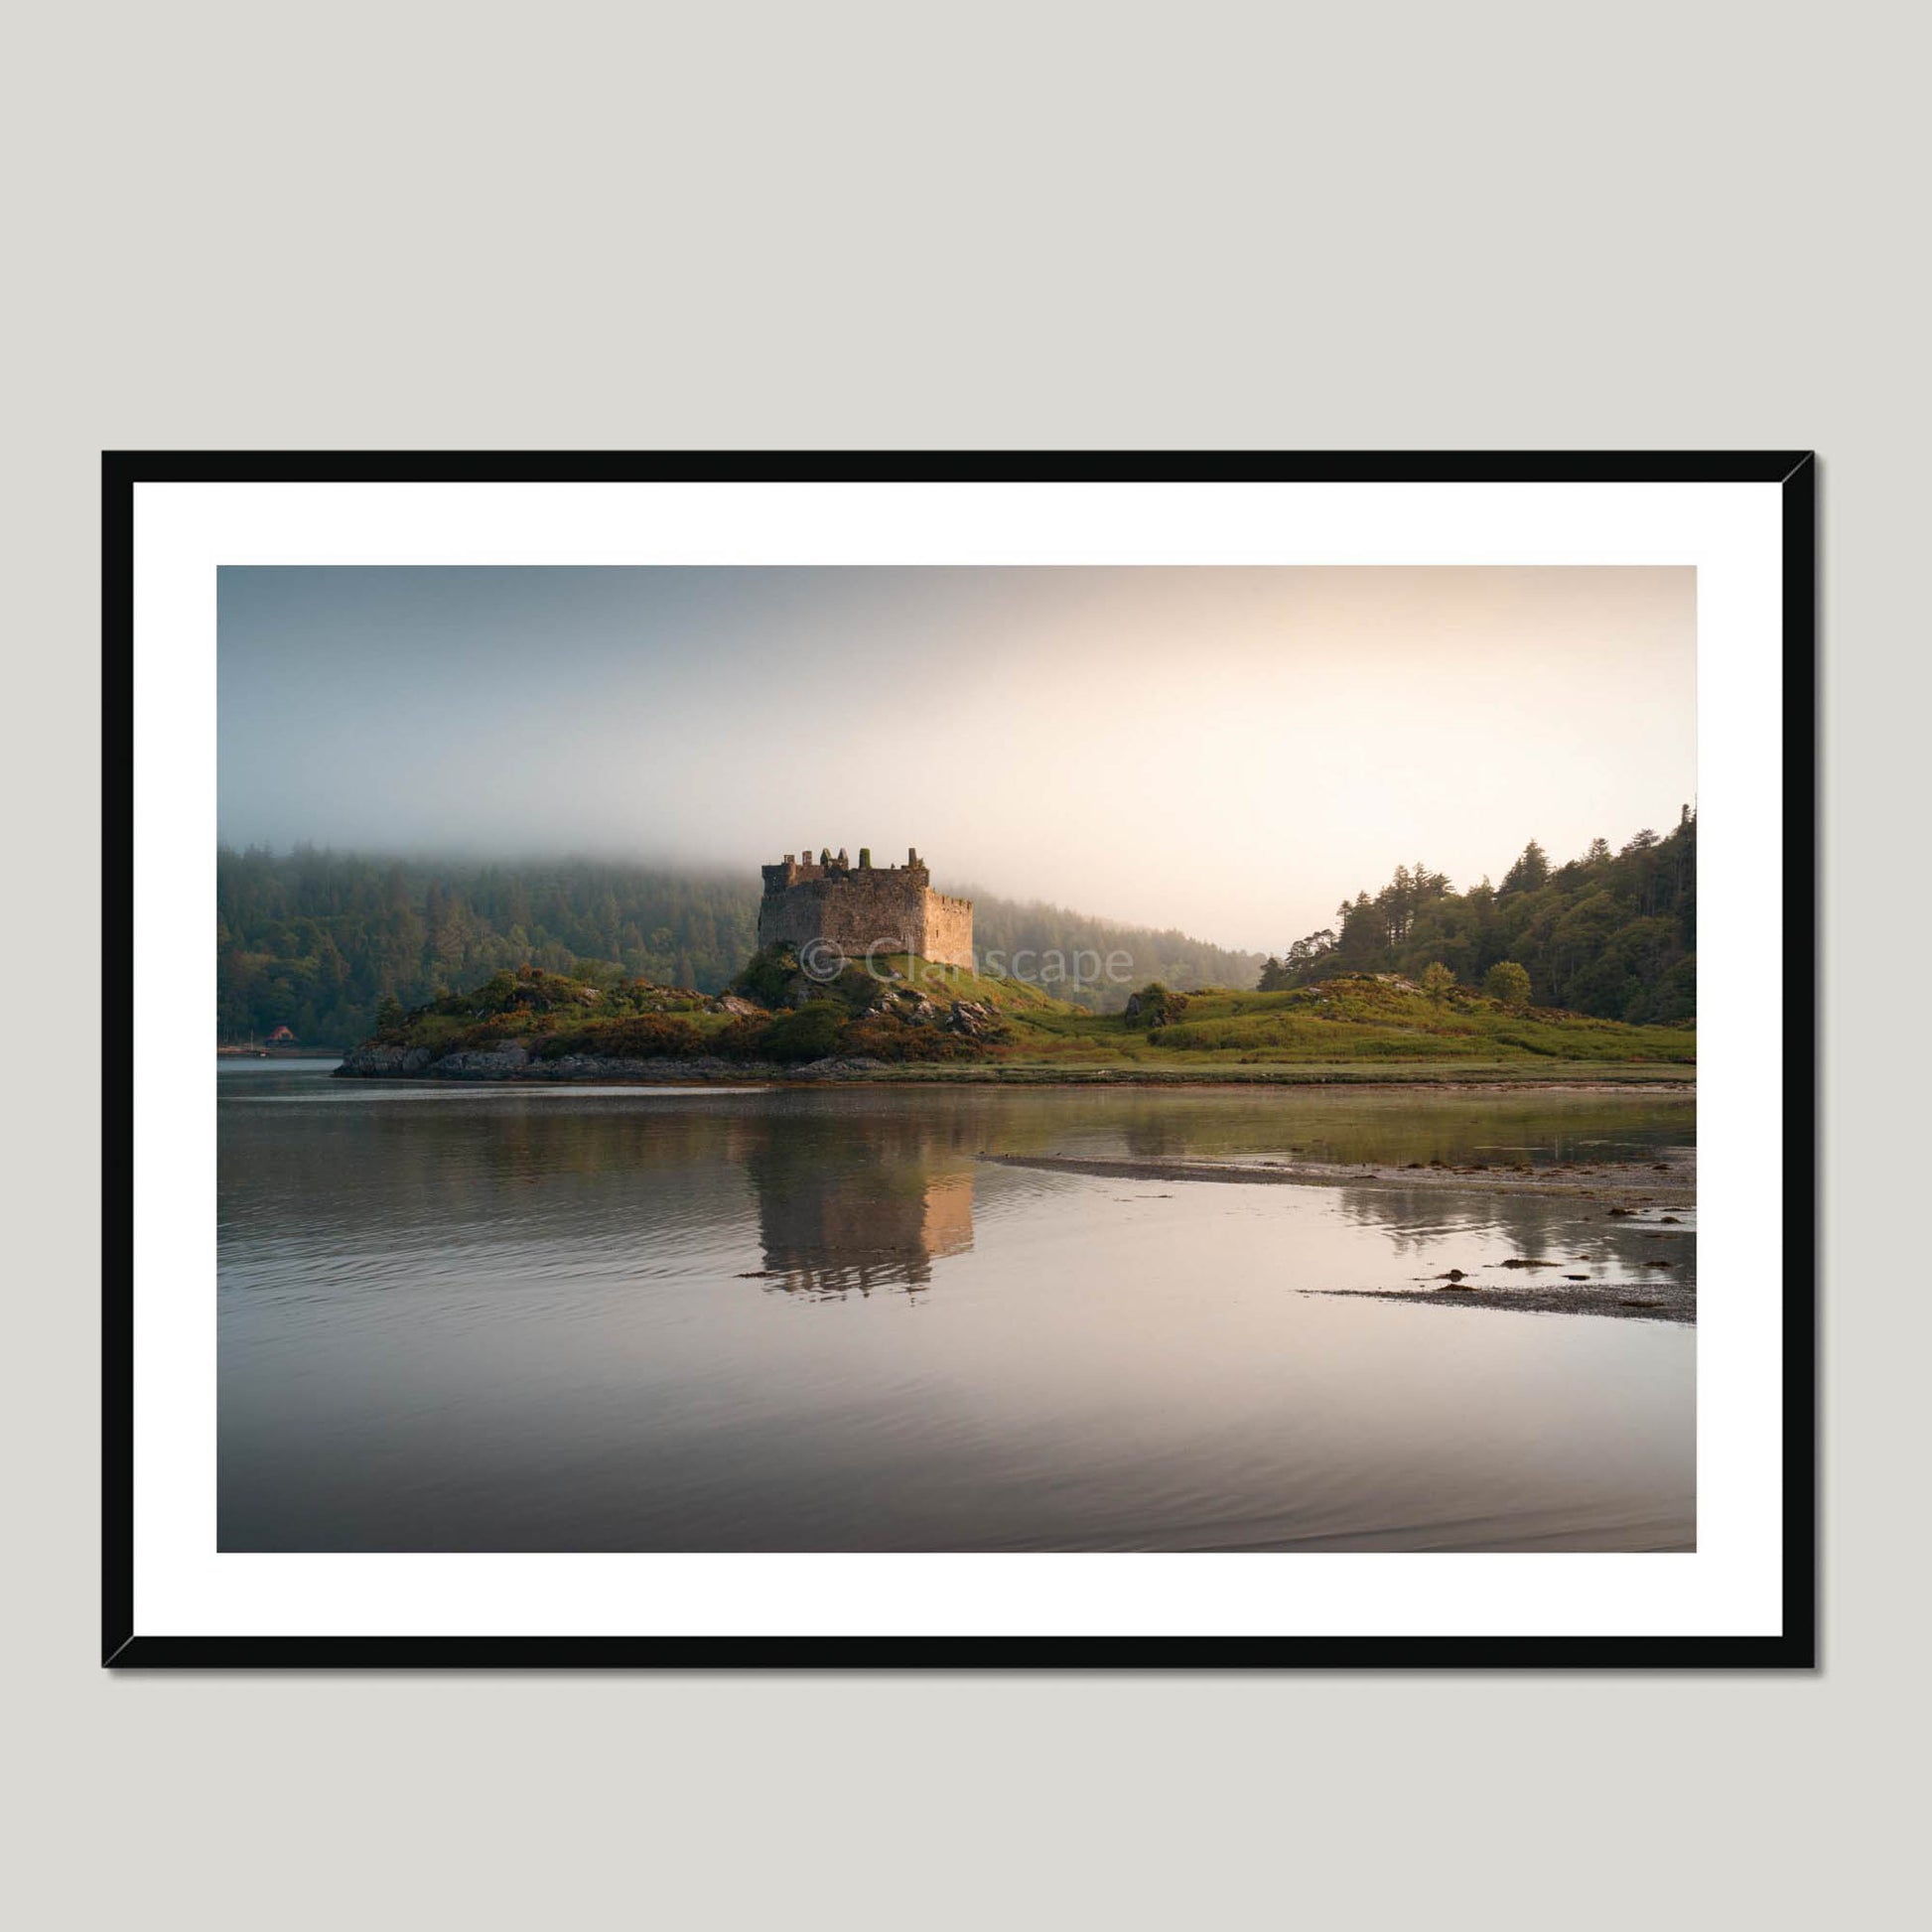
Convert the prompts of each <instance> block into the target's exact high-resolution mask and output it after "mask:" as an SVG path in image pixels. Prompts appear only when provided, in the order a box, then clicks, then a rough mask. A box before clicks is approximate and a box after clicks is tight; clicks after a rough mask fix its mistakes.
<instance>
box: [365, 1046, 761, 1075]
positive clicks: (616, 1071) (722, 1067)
mask: <svg viewBox="0 0 1932 1932" xmlns="http://www.w3.org/2000/svg"><path fill="white" fill-rule="evenodd" d="M791 1071H792V1069H787V1068H784V1067H779V1066H772V1065H769V1064H767V1063H766V1062H764V1061H762V1060H758V1061H745V1060H725V1059H718V1058H716V1057H714V1056H711V1055H706V1056H705V1057H703V1058H698V1059H683V1060H670V1059H665V1060H621V1059H619V1058H617V1057H616V1056H615V1055H613V1054H609V1053H565V1054H561V1055H559V1056H558V1057H557V1058H556V1059H549V1060H546V1059H542V1058H539V1057H537V1056H536V1055H534V1054H532V1053H531V1052H530V1050H529V1049H528V1048H527V1047H526V1046H524V1045H522V1044H521V1043H520V1042H511V1043H509V1044H507V1045H505V1046H502V1047H498V1048H495V1049H493V1050H490V1051H487V1052H483V1051H477V1050H472V1051H469V1052H461V1053H446V1054H444V1056H443V1057H442V1058H441V1059H440V1060H433V1059H431V1057H430V1055H429V1053H428V1051H427V1050H426V1049H425V1048H423V1047H421V1046H411V1047H401V1046H377V1045H365V1046H358V1047H357V1048H356V1049H355V1050H354V1051H353V1052H352V1053H350V1054H349V1055H348V1056H347V1057H346V1058H345V1060H344V1061H343V1063H342V1065H341V1066H339V1067H338V1068H337V1069H336V1076H337V1078H338V1079H351V1080H355V1079H362V1080H409V1079H415V1080H547V1081H570V1080H633V1081H634V1080H644V1081H656V1080H693V1081H698V1080H745V1079H754V1080H770V1079H779V1078H787V1077H790V1073H791Z"/></svg>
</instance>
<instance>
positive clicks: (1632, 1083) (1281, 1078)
mask: <svg viewBox="0 0 1932 1932" xmlns="http://www.w3.org/2000/svg"><path fill="white" fill-rule="evenodd" d="M420 1050H421V1049H420V1048H418V1049H405V1048H401V1047H391V1048H386V1049H385V1048H374V1049H371V1048H368V1047H362V1048H358V1049H357V1050H356V1051H355V1052H354V1053H351V1054H349V1055H347V1056H345V1058H344V1060H343V1063H342V1065H341V1066H339V1067H338V1068H337V1069H336V1075H335V1077H337V1078H338V1079H346V1080H406V1081H408V1082H410V1083H412V1084H418V1085H438V1084H441V1085H450V1086H456V1085H467V1084H474V1083H478V1082H485V1081H494V1082H506V1083H523V1084H531V1085H547V1086H598V1085H613V1084H617V1085H632V1086H634V1085H636V1084H638V1083H640V1082H641V1083H645V1084H648V1085H651V1086H693V1087H706V1086H718V1085H729V1086H745V1085H758V1086H802V1087H816V1086H827V1085H841V1086H844V1085H851V1086H862V1085H871V1086H964V1087H972V1086H981V1087H991V1086H1007V1087H1049V1086H1050V1087H1102V1086H1120V1087H1182V1086H1203V1087H1226V1086H1275V1087H1440V1088H1453V1089H1458V1090H1461V1091H1465V1092H1501V1093H1508V1092H1548V1091H1566V1092H1580V1093H1590V1092H1598V1093H1618V1092H1633V1091H1636V1092H1644V1093H1695V1092H1696V1091H1697V1077H1696V1071H1695V1069H1694V1068H1693V1069H1690V1070H1687V1069H1686V1068H1684V1067H1683V1066H1680V1065H1676V1064H1661V1063H1656V1062H1648V1063H1644V1062H1640V1063H1637V1064H1632V1065H1608V1066H1606V1065H1602V1064H1599V1063H1596V1062H1592V1061H1577V1060H1563V1061H1553V1062H1551V1063H1550V1064H1549V1066H1548V1068H1547V1070H1545V1069H1543V1068H1537V1067H1525V1066H1520V1065H1515V1064H1511V1063H1498V1062H1496V1061H1493V1060H1491V1061H1485V1062H1480V1063H1477V1064H1475V1065H1456V1064H1453V1063H1444V1062H1440V1061H1439V1062H1433V1063H1420V1064H1414V1065H1411V1066H1407V1067H1401V1068H1398V1067H1393V1066H1389V1065H1385V1064H1369V1065H1362V1064H1359V1063H1352V1064H1351V1063H1345V1062H1336V1061H1290V1062H1285V1063H1274V1064H1255V1063H1248V1064H1243V1065H1235V1066H1213V1065H1183V1066H1149V1065H1145V1064H1127V1065H1078V1064H1074V1065H1063V1064H1062V1065H1056V1064H1053V1063H1050V1062H1039V1061H1018V1062H1006V1061H984V1060H980V1061H968V1062H945V1061H940V1062H932V1061H925V1062H918V1061H914V1062H909V1063H899V1064H887V1063H884V1062H881V1061H870V1062H868V1061H863V1060H818V1061H808V1062H807V1063H805V1064H804V1065H802V1066H778V1065H774V1064H772V1063H771V1062H769V1061H760V1060H752V1061H742V1062H734V1061H730V1060H723V1059H703V1060H669V1059H665V1060H612V1059H603V1058H596V1059H593V1058H592V1057H591V1056H589V1055H581V1054H580V1055H570V1056H566V1057H564V1058H561V1059H557V1060H541V1059H535V1058H532V1057H530V1056H529V1055H528V1054H527V1053H524V1052H503V1051H497V1052H489V1053H482V1052H469V1053H455V1054H451V1055H449V1056H448V1058H446V1059H444V1060H440V1061H433V1062H432V1061H429V1060H428V1059H427V1056H425V1058H424V1059H423V1060H421V1061H419V1062H418V1063H416V1064H414V1065H411V1064H409V1063H408V1062H409V1061H410V1060H412V1059H414V1058H415V1055H416V1053H417V1052H419V1051H420Z"/></svg>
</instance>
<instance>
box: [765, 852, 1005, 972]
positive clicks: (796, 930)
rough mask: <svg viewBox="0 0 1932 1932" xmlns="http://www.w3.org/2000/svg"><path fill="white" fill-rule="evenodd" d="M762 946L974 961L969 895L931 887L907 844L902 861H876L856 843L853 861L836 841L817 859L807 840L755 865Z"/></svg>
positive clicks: (960, 963) (861, 955)
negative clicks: (821, 946)
mask: <svg viewBox="0 0 1932 1932" xmlns="http://www.w3.org/2000/svg"><path fill="white" fill-rule="evenodd" d="M759 870H760V872H761V873H762V875H763V878H764V897H763V898H762V899H761V900H760V901H759V945H760V946H770V945H778V944H785V945H789V946H794V947H797V948H799V949H801V950H802V949H803V948H804V947H805V946H807V945H809V944H810V943H811V942H812V941H813V940H815V939H816V940H822V941H824V942H826V943H827V944H830V945H833V946H836V947H837V948H838V949H839V950H840V951H841V952H843V953H844V954H845V955H846V957H847V958H849V959H864V958H865V957H866V956H867V955H868V954H873V955H881V954H885V953H899V952H902V953H913V954H916V955H917V956H918V957H919V958H921V959H929V960H932V961H934V962H935V963H936V964H938V965H942V966H965V967H968V968H970V967H971V966H972V963H973V901H972V900H971V899H969V898H955V897H952V895H951V894H949V893H935V892H934V891H933V890H932V886H931V883H930V882H931V877H932V875H931V873H930V872H929V871H928V870H927V867H926V863H925V861H924V860H923V859H921V858H920V857H919V855H918V852H917V850H916V848H910V849H908V850H907V852H906V855H905V863H904V865H902V866H875V865H874V864H873V862H872V848H871V847H870V846H861V847H860V848H859V863H858V864H857V865H856V866H855V865H854V864H853V863H852V862H851V860H850V859H848V858H847V856H846V852H845V848H844V847H843V846H841V847H840V848H839V851H838V853H837V856H836V857H835V856H834V855H833V852H832V849H831V848H830V847H829V846H821V847H820V848H819V853H818V857H817V858H816V859H814V858H813V857H812V854H811V848H810V847H809V846H806V847H801V848H800V850H799V852H797V853H790V852H787V853H786V854H785V856H784V857H783V858H782V859H781V860H780V861H779V862H778V863H777V864H776V865H775V866H763V867H760V868H759Z"/></svg>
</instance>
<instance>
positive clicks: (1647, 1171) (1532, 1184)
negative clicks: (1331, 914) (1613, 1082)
mask: <svg viewBox="0 0 1932 1932" xmlns="http://www.w3.org/2000/svg"><path fill="white" fill-rule="evenodd" d="M979 1158H980V1159H981V1160H982V1161H989V1162H993V1163H996V1164H998V1165H999V1166H1001V1167H1008V1168H1043V1169H1047V1170H1049V1171H1051V1172H1055V1173H1090V1174H1102V1175H1105V1176H1107V1177H1108V1178H1110V1179H1118V1180H1209V1181H1226V1182H1234V1183H1236V1184H1245V1185H1259V1186H1264V1187H1267V1186H1277V1187H1279V1186H1290V1187H1380V1188H1401V1189H1405V1190H1406V1189H1413V1188H1441V1189H1443V1190H1445V1191H1452V1192H1460V1193H1466V1192H1469V1191H1471V1190H1479V1191H1482V1192H1486V1193H1499V1194H1534V1195H1536V1196H1538V1197H1539V1198H1543V1199H1562V1198H1565V1197H1569V1198H1574V1199H1578V1200H1598V1201H1601V1202H1603V1204H1604V1208H1605V1211H1606V1213H1608V1212H1612V1211H1614V1212H1615V1213H1616V1214H1617V1215H1618V1217H1619V1218H1629V1219H1631V1220H1632V1221H1633V1222H1635V1221H1636V1220H1638V1219H1640V1218H1641V1219H1652V1218H1657V1217H1659V1216H1661V1215H1663V1214H1665V1213H1669V1212H1670V1211H1672V1210H1674V1209H1679V1208H1685V1207H1691V1206H1695V1204H1696V1202H1697V1153H1696V1150H1695V1149H1688V1148H1673V1149H1671V1150H1670V1151H1669V1155H1668V1158H1662V1159H1659V1160H1657V1161H1655V1162H1643V1163H1637V1162H1568V1161H1565V1162H1559V1163H1556V1164H1555V1165H1552V1166H1548V1167H1523V1166H1517V1167H1501V1166H1494V1165H1492V1166H1486V1167H1483V1166H1469V1167H1460V1168H1451V1167H1448V1166H1445V1165H1443V1164H1442V1163H1439V1162H1428V1163H1424V1162H1416V1163H1413V1164H1409V1165H1399V1164H1394V1163H1381V1164H1374V1163H1363V1164H1362V1165H1360V1166H1349V1167H1344V1166H1339V1165H1336V1164H1334V1163H1330V1162H1320V1161H1266V1160H1223V1161H1193V1160H1178V1161H1176V1160H1137V1159H1134V1158H1132V1157H1123V1158H1117V1159H1116V1158H1108V1159H1099V1158H1093V1157H1089V1156H1086V1155H1073V1154H982V1155H981V1156H980V1157H979Z"/></svg>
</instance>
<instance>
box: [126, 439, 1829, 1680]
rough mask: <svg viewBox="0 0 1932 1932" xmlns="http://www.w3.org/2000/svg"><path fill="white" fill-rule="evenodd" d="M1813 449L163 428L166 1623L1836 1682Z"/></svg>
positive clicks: (745, 1651) (154, 1032)
mask: <svg viewBox="0 0 1932 1932" xmlns="http://www.w3.org/2000/svg"><path fill="white" fill-rule="evenodd" d="M1815 478H1816V468H1815V464H1814V462H1813V460H1812V459H1811V458H1810V457H1809V456H1807V455H1805V454H1804V453H1801V452H1747V453H1696V454H1692V453H1677V454H1632V453H1613V454H1612V453H1594V454H1570V455H1562V454H1460V455H1458V454H1442V453H1437V454H1403V453H1385V454H1374V455H1367V454H1363V455H1274V454H1241V455H1229V454H1218V455H1176V454H1155V455H1131V454H1114V453H1105V454H1014V455H992V454H983V453H982V454H903V455H892V454H866V455H850V454H839V455H806V454H797V453H788V454H767V455H759V454H744V455H730V456H726V455H698V454H655V455H634V456H632V455H612V454H586V455H529V454H523V455H515V454H501V455H489V454H468V455H465V454H441V455H439V454H369V455H355V454H343V453H330V454H306V455H290V454H281V455H265V454H170V453H115V454H110V455H108V456H107V457H106V458H105V459H104V461H103V587H104V640H103V649H104V688H105V692H106V694H107V710H106V727H105V729H106V742H105V751H106V757H105V761H104V762H105V770H106V774H107V775H106V798H105V824H106V842H105V867H106V893H107V957H108V962H109V965H110V967H111V968H112V969H113V975H112V976H111V977H110V979H109V984H113V983H115V980H116V979H117V978H118V977H119V976H120V975H122V974H124V973H125V972H126V970H127V961H128V960H129V959H130V958H131V961H132V984H133V994H134V998H133V1023H132V1024H133V1044H132V1053H131V1060H132V1068H131V1074H130V1073H129V1072H126V1071H123V1070H122V1067H121V1065H120V1063H119V1061H118V1058H117V1059H116V1061H115V1064H114V1065H113V1067H112V1068H111V1069H110V1071H109V1073H108V1075H107V1089H106V1094H105V1104H106V1110H107V1112H106V1117H107V1137H106V1146H107V1149H108V1154H109V1164H108V1168H109V1173H110V1176H114V1175H117V1174H118V1172H119V1161H118V1158H117V1157H119V1156H120V1155H121V1154H123V1153H126V1154H127V1155H128V1156H129V1157H130V1175H131V1178H130V1179H129V1181H128V1182H127V1183H126V1184H125V1186H123V1184H122V1183H121V1182H120V1181H119V1180H118V1178H112V1179H110V1183H109V1187H108V1201H109V1206H108V1228H107V1236H108V1239H107V1247H106V1254H107V1268H106V1275H105V1280H104V1284H103V1328H104V1371H103V1404H104V1439H103V1467H104V1493H103V1503H102V1514H103V1525H102V1528H103V1549H102V1566H103V1655H104V1661H105V1662H106V1663H107V1664H108V1665H110V1666H112V1667H115V1668H122V1669H124V1668H130V1667H141V1666H171V1665H193V1666H208V1665H249V1666H262V1665H298V1666H308V1665H359V1666H366V1665H408V1666H422V1665H463V1666H477V1665H504V1666H530V1665H559V1666H605V1667H613V1666H623V1667H644V1668H657V1667H688V1666H732V1667H743V1666H748V1665H753V1666H760V1665H769V1666H788V1667H796V1666H816V1665H836V1666H840V1667H850V1666H855V1665H857V1666H882V1667H892V1666H919V1667H930V1666H948V1667H952V1666H959V1667H971V1666H986V1667H1002V1668H1004V1667H1013V1666H1038V1667H1051V1668H1067V1667H1105V1668H1119V1667H1158V1668H1170V1667H1176V1666H1186V1667H1243V1668H1254V1667H1333V1666H1372V1667H1388V1666H1413V1667H1448V1666H1481V1667H1490V1668H1493V1667H1497V1666H1555V1667H1566V1668H1574V1667H1577V1666H1643V1667H1656V1666H1687V1667H1697V1666H1759V1667H1761V1666H1784V1667H1796V1668H1804V1667H1809V1666H1811V1665H1812V1664H1813V1663H1814V1662H1815V1608H1814V1595H1815V1583H1814V1575H1815V1573H1814V1547H1815V1534H1814V1514H1815V1507H1816V1492H1815V1484H1814V1476H1813V1466H1814V1448H1815V1439H1814V1400H1813V1378H1814V1374H1815V1367H1816V1355H1815V1347H1814V1338H1813V1337H1814V1321H1815V1313H1816V1311H1815V1291H1814V1269H1813V1236H1814V1213H1813V1188H1814V1181H1815V1173H1814V1148H1815V1131H1816V1130H1815V1112H1814V1105H1815V1102H1814V1072H1813V1057H1814V1050H1815V1039H1814V1031H1815V1030H1814V969H1813V934H1814V898H1815V878H1816V851H1815V845H1814V801H1813V786H1814V754H1813V734H1814V730H1815V723H1816V714H1815V707H1814V701H1813V680H1814V669H1815V666H1814V656H1815V647H1814V636H1813V598H1814V569H1815V538H1814V490H1815ZM1701 988H1702V989H1705V990H1707V991H1709V992H1710V993H1711V994H1712V997H1711V998H1710V999H1709V1000H1708V1001H1704V1002H1701V1001H1700V989H1701ZM210 1022H211V1023H212V1031H213V1033H214V1040H213V1045H214V1053H213V1055H212V1057H213V1059H214V1065H213V1067H212V1068H210V1067H209V1065H208V1060H209V1057H210V1054H209V1050H208V1049H209V1044H210V1042H209V1040H208V1032H209V1028H210ZM1706 1237H1708V1239H1707V1238H1706Z"/></svg>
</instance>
